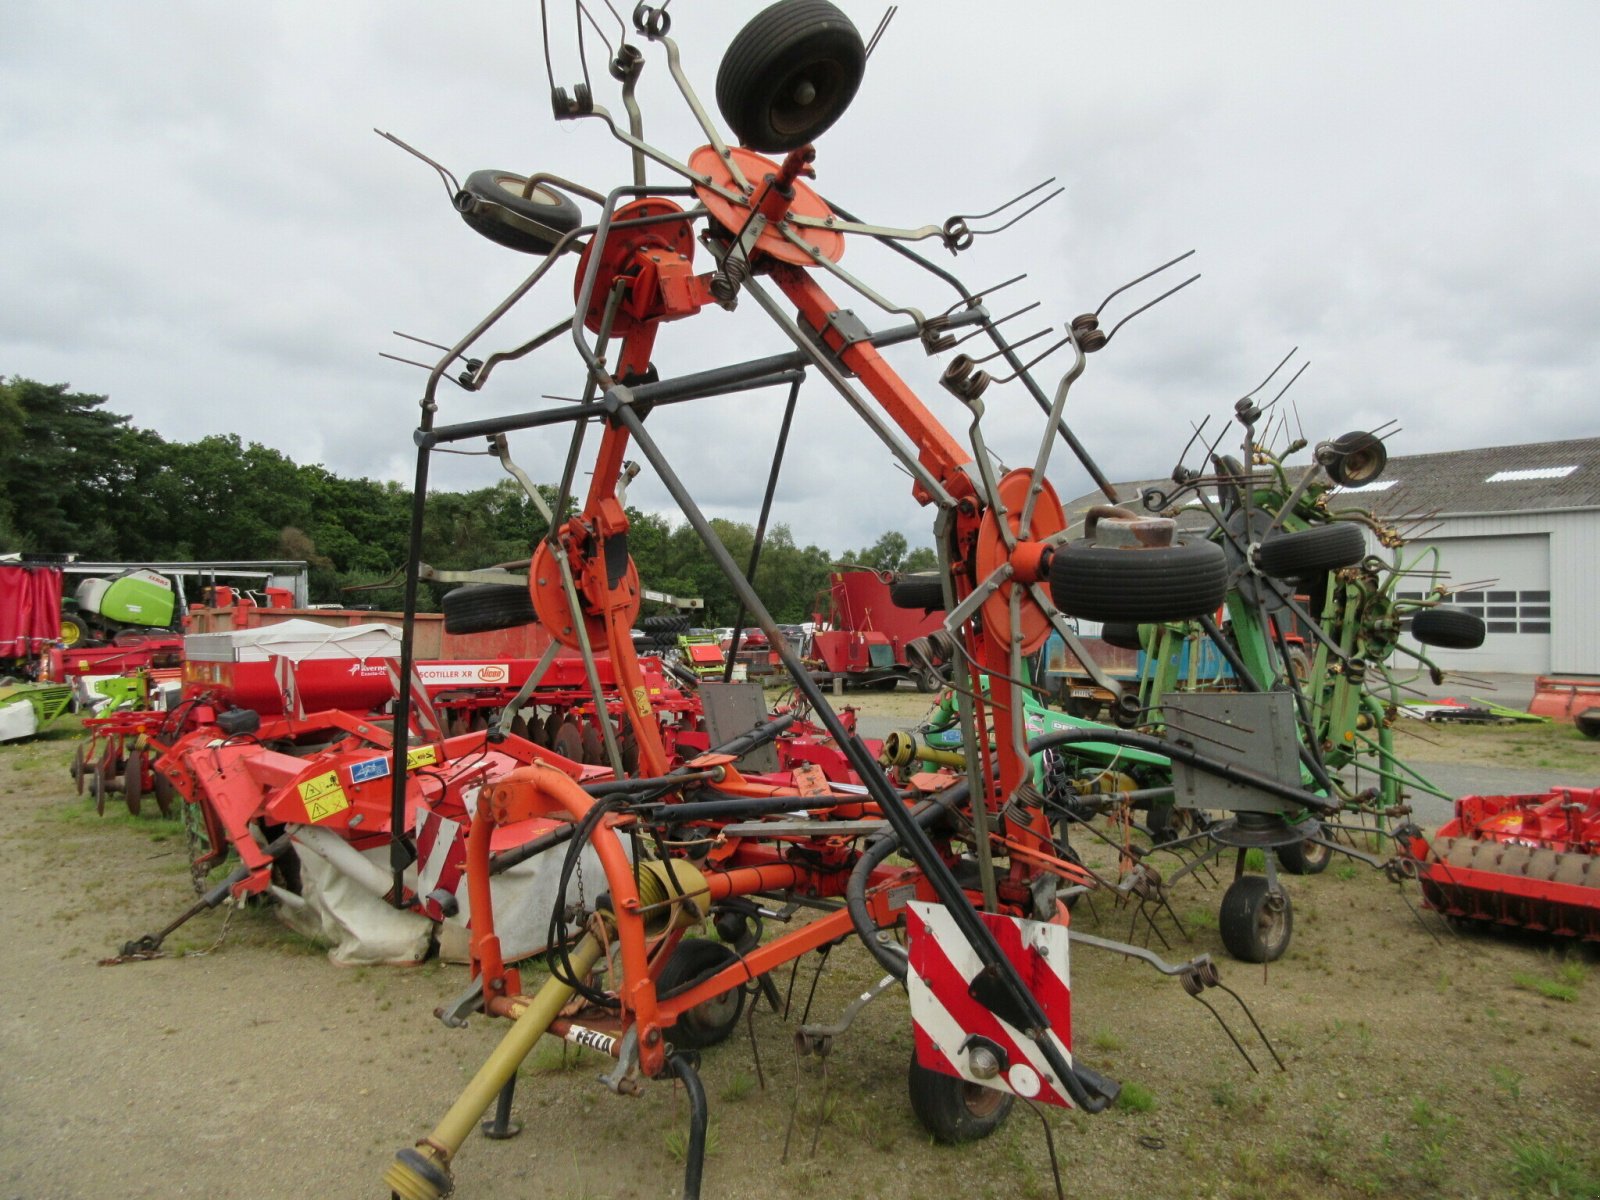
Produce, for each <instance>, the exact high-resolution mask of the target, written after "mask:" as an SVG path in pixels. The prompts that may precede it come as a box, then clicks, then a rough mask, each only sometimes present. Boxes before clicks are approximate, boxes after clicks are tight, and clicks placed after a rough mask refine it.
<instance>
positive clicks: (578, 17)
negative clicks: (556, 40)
mask: <svg viewBox="0 0 1600 1200" xmlns="http://www.w3.org/2000/svg"><path fill="white" fill-rule="evenodd" d="M583 17H584V7H583V0H572V23H573V24H574V25H576V26H577V27H578V65H579V66H581V67H582V68H583V86H584V87H586V88H588V89H589V95H590V96H593V95H594V84H593V83H592V82H590V80H589V51H588V48H587V47H586V46H585V45H584V44H583ZM589 19H590V21H591V22H592V21H593V20H594V18H593V17H590V18H589Z"/></svg>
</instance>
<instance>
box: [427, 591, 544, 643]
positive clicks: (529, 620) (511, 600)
mask: <svg viewBox="0 0 1600 1200" xmlns="http://www.w3.org/2000/svg"><path fill="white" fill-rule="evenodd" d="M536 619H537V618H536V617H535V616H534V612H533V597H532V596H530V595H529V594H528V589H527V588H525V587H524V586H523V585H522V584H520V583H474V584H471V585H469V586H467V587H458V588H455V589H453V590H451V591H448V592H446V593H445V594H444V631H445V632H446V633H492V632H493V631H494V630H496V629H515V628H516V627H517V626H519V625H531V624H533V622H534V621H535V620H536Z"/></svg>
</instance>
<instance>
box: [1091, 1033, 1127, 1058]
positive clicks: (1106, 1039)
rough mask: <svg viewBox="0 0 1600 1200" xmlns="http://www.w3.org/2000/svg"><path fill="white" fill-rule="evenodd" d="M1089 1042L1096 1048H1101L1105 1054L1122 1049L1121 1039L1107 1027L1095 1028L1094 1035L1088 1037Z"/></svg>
mask: <svg viewBox="0 0 1600 1200" xmlns="http://www.w3.org/2000/svg"><path fill="white" fill-rule="evenodd" d="M1089 1044H1090V1045H1091V1046H1093V1047H1094V1048H1095V1049H1096V1050H1103V1051H1105V1052H1106V1053H1107V1054H1110V1053H1112V1052H1114V1051H1117V1050H1121V1049H1122V1039H1121V1038H1119V1037H1118V1036H1117V1035H1116V1034H1114V1033H1112V1032H1111V1031H1110V1030H1109V1029H1097V1030H1095V1032H1094V1036H1093V1037H1091V1038H1090V1039H1089Z"/></svg>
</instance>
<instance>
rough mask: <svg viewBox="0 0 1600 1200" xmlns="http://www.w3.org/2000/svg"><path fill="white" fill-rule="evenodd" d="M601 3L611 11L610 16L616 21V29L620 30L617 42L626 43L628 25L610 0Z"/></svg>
mask: <svg viewBox="0 0 1600 1200" xmlns="http://www.w3.org/2000/svg"><path fill="white" fill-rule="evenodd" d="M602 2H603V3H604V4H605V6H606V7H607V8H609V9H610V10H611V16H612V18H613V19H614V20H615V21H616V23H617V28H619V29H621V30H622V32H621V33H619V34H618V35H617V40H618V41H619V42H626V41H627V40H628V23H627V22H626V21H624V20H623V19H622V14H621V13H619V12H618V11H617V6H616V5H615V4H613V3H611V0H602Z"/></svg>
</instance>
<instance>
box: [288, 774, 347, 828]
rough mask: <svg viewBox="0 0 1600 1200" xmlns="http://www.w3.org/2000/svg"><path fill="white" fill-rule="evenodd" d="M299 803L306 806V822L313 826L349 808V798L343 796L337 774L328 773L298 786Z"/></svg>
mask: <svg viewBox="0 0 1600 1200" xmlns="http://www.w3.org/2000/svg"><path fill="white" fill-rule="evenodd" d="M300 801H301V803H303V804H304V805H305V806H306V820H308V821H311V822H312V823H313V824H314V823H316V822H317V821H326V820H327V819H328V818H329V817H331V816H334V815H336V814H338V813H342V812H343V811H344V810H345V809H347V808H349V807H350V797H349V796H346V795H345V794H344V788H343V787H342V786H341V785H340V783H339V773H338V772H337V771H329V772H328V773H327V774H326V775H318V776H317V777H316V778H315V779H308V780H306V781H305V782H304V783H302V784H301V785H300Z"/></svg>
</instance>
